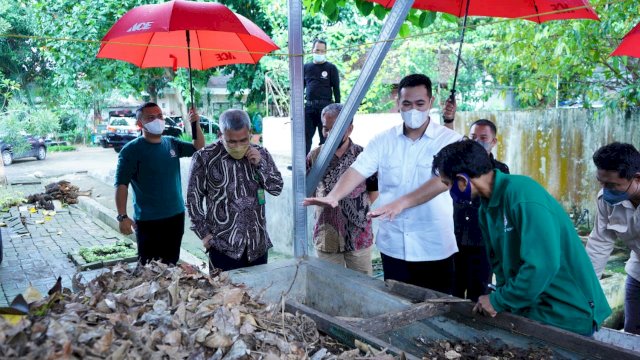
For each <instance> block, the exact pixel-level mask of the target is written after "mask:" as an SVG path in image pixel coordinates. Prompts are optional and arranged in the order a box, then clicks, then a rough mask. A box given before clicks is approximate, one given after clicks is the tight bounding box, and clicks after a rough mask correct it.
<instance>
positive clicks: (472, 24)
mask: <svg viewBox="0 0 640 360" xmlns="http://www.w3.org/2000/svg"><path fill="white" fill-rule="evenodd" d="M353 1H354V3H355V5H356V8H357V9H358V10H359V12H360V13H361V15H363V16H369V15H371V14H372V15H374V16H375V17H376V18H377V19H379V20H383V19H384V17H385V16H386V13H387V11H388V10H386V9H383V8H382V7H381V6H380V5H377V4H375V5H374V4H373V3H371V2H368V1H365V0H353ZM344 3H345V0H305V1H304V4H305V5H306V6H307V9H308V10H309V11H311V12H312V13H324V14H325V15H326V16H327V17H328V18H330V19H334V18H336V11H337V10H335V9H337V8H339V6H341V5H342V4H344ZM591 3H592V5H593V6H594V8H595V10H596V12H597V13H598V14H599V16H600V19H601V21H599V22H596V21H589V20H564V21H551V22H547V23H544V24H535V23H533V22H529V21H526V20H512V21H497V20H498V19H491V18H474V17H470V18H469V21H468V26H469V29H468V31H467V38H466V40H465V44H464V47H463V52H462V68H461V70H460V71H461V74H460V76H461V77H462V78H461V79H459V80H460V81H461V82H460V87H459V88H460V90H461V92H462V94H463V96H466V97H467V98H470V99H474V100H477V99H486V98H487V97H488V96H489V95H490V94H491V93H494V92H496V91H503V92H504V91H505V89H511V90H513V92H514V93H515V96H516V99H517V101H518V104H519V105H520V106H521V107H524V108H540V107H548V106H553V105H554V103H555V99H556V95H557V97H558V98H559V99H560V100H563V99H564V100H567V99H578V100H580V101H582V103H583V104H584V106H587V107H588V106H591V105H592V104H594V103H595V102H598V101H603V102H604V103H605V104H606V105H607V106H609V107H611V108H619V107H622V108H625V107H628V106H639V105H640V82H639V81H638V80H639V76H640V60H638V59H636V58H631V57H609V54H610V53H611V52H612V51H613V50H614V48H615V47H616V46H617V45H618V44H619V43H620V41H621V39H622V37H623V36H624V34H626V33H627V32H628V31H629V30H631V29H632V28H633V26H634V25H635V24H636V23H638V22H639V21H640V15H639V14H640V4H638V2H637V1H634V0H623V1H616V2H613V3H612V2H609V1H606V0H594V1H591ZM447 23H449V24H460V26H461V20H460V19H457V18H455V17H453V16H452V15H449V14H437V15H436V14H434V13H429V12H420V11H415V10H414V11H412V13H411V14H410V15H409V17H408V18H407V20H406V21H405V24H403V28H402V29H401V32H400V37H406V36H408V35H409V34H410V33H411V34H414V33H416V32H421V30H417V29H426V28H429V29H437V30H438V32H437V33H433V34H430V35H429V36H428V38H426V37H425V38H424V39H423V42H422V44H421V46H422V47H423V48H426V49H427V51H425V52H424V53H423V54H422V56H430V54H429V52H431V54H433V52H434V51H442V50H445V49H443V47H444V48H451V45H452V41H453V42H455V40H456V31H455V29H453V28H451V27H450V26H449V25H448V24H447ZM396 42H397V41H396ZM445 51H446V50H445ZM450 54H451V57H452V58H453V59H454V60H455V58H456V56H455V52H453V51H452V52H450ZM390 56H391V54H390ZM441 61H442V58H439V59H438V62H441ZM423 72H425V73H428V72H429V71H428V70H427V69H423ZM478 87H479V89H478ZM465 94H466V95H465Z"/></svg>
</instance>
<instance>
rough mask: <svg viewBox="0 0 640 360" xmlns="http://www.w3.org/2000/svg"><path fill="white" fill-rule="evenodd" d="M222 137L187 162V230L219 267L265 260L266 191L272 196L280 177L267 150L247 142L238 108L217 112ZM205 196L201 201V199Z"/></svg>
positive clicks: (246, 127) (276, 192)
mask: <svg viewBox="0 0 640 360" xmlns="http://www.w3.org/2000/svg"><path fill="white" fill-rule="evenodd" d="M219 122H220V131H221V132H222V138H221V139H220V141H217V142H215V143H213V144H211V145H209V146H206V147H204V148H203V149H202V150H200V151H198V152H196V153H195V154H194V155H193V158H192V160H191V175H190V179H189V186H188V188H187V209H188V210H189V215H190V216H191V222H192V225H191V229H192V230H193V231H194V232H195V233H196V234H197V235H198V236H199V237H200V239H202V243H203V245H204V247H205V249H207V251H208V253H209V259H210V261H211V263H210V267H211V268H213V267H215V268H218V269H221V270H223V271H227V270H233V269H238V268H242V267H248V266H254V265H261V264H266V263H267V257H268V254H267V251H268V250H269V248H271V247H272V246H273V245H272V244H271V241H270V240H269V234H267V224H266V219H265V206H264V204H265V192H268V193H269V194H271V195H274V196H277V195H279V194H280V192H281V191H282V176H281V175H280V172H279V171H278V169H277V168H276V165H275V163H274V162H273V159H272V158H271V155H270V154H269V152H268V151H267V149H265V148H263V147H261V146H258V145H254V144H250V143H249V138H250V136H251V122H250V120H249V115H248V114H247V113H246V112H245V111H242V110H236V109H232V110H227V111H225V112H224V113H222V115H220V121H219ZM203 200H204V201H203Z"/></svg>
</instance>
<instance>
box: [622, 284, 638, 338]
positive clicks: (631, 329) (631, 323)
mask: <svg viewBox="0 0 640 360" xmlns="http://www.w3.org/2000/svg"><path fill="white" fill-rule="evenodd" d="M624 331H625V332H628V333H630V334H638V335H640V281H638V280H636V279H634V278H632V277H631V276H629V275H627V281H626V282H625V295H624Z"/></svg>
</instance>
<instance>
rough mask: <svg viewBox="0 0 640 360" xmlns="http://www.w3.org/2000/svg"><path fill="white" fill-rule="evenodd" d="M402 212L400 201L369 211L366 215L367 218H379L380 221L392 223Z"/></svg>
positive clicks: (402, 206)
mask: <svg viewBox="0 0 640 360" xmlns="http://www.w3.org/2000/svg"><path fill="white" fill-rule="evenodd" d="M403 210H404V205H403V202H402V201H400V200H396V201H393V202H391V203H389V204H387V205H384V206H381V207H379V208H377V209H375V210H373V211H369V212H368V213H367V217H369V218H377V217H379V218H380V219H381V220H389V221H392V220H393V219H395V218H396V216H398V214H400V213H401V212H402V211H403Z"/></svg>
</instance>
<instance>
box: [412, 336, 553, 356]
mask: <svg viewBox="0 0 640 360" xmlns="http://www.w3.org/2000/svg"><path fill="white" fill-rule="evenodd" d="M417 341H418V343H419V344H423V345H426V347H427V351H426V353H425V354H424V355H423V359H430V360H454V359H460V360H512V359H513V360H544V359H547V360H548V359H558V357H557V356H555V355H554V353H553V351H551V349H549V348H548V347H533V348H530V349H521V348H515V347H510V346H506V345H500V344H502V342H501V341H500V340H495V341H494V342H493V343H492V342H490V341H489V340H481V341H478V342H468V341H459V342H450V341H446V340H440V341H435V342H434V341H425V340H423V339H421V338H418V339H417Z"/></svg>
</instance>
